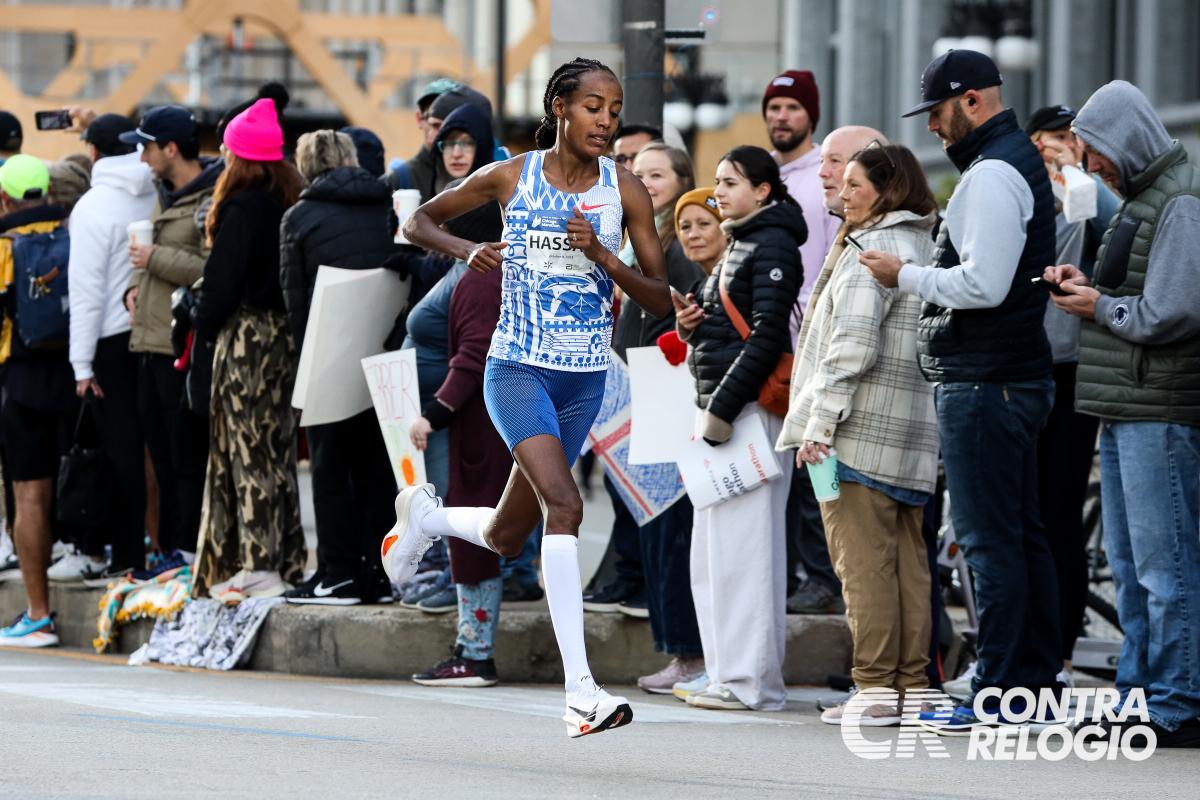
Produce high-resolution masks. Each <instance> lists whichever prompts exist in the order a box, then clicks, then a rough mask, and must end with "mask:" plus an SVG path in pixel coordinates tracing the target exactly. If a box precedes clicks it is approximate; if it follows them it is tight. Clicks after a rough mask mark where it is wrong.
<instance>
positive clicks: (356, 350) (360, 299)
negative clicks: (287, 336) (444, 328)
mask: <svg viewBox="0 0 1200 800" xmlns="http://www.w3.org/2000/svg"><path fill="white" fill-rule="evenodd" d="M408 289H409V283H408V281H402V280H400V276H399V275H397V274H396V273H394V272H391V271H390V270H385V269H338V268H336V267H324V266H323V267H321V268H320V269H318V270H317V282H316V285H315V286H314V288H313V301H312V305H311V306H310V307H309V312H308V326H307V327H306V328H305V329H304V349H303V350H302V351H301V352H300V364H299V366H298V368H297V371H296V388H295V390H294V391H293V392H292V406H293V407H295V408H299V409H302V410H303V411H302V413H301V415H300V425H301V427H308V426H309V425H325V424H328V423H331V422H341V421H342V420H344V419H349V418H350V417H353V416H354V415H355V414H359V413H361V412H363V411H366V410H367V409H368V408H370V407H371V395H370V394H369V393H368V391H367V386H366V384H365V383H363V381H362V380H361V379H360V378H359V372H358V362H359V361H360V360H361V359H363V358H366V357H367V356H373V355H375V354H376V353H378V352H379V351H380V350H382V349H383V341H384V339H386V338H387V335H388V333H389V332H390V331H391V329H392V325H393V324H394V323H395V321H396V314H397V313H399V311H400V310H401V309H402V308H404V304H405V303H406V302H408Z"/></svg>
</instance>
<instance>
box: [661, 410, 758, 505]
mask: <svg viewBox="0 0 1200 800" xmlns="http://www.w3.org/2000/svg"><path fill="white" fill-rule="evenodd" d="M761 413H762V412H759V411H755V412H752V413H749V414H745V415H744V416H741V417H739V418H738V419H737V421H736V422H735V423H734V425H733V436H732V437H730V439H729V441H728V442H725V443H724V444H722V445H720V446H718V447H712V446H711V445H709V444H708V443H707V442H705V441H704V440H703V439H701V438H699V437H697V438H696V439H694V440H693V441H691V442H689V443H688V445H687V447H685V448H684V450H683V453H682V455H681V456H680V458H679V472H680V473H681V474H682V475H683V483H684V485H685V486H686V487H687V493H688V497H690V498H691V500H692V505H693V506H695V507H696V508H697V509H701V508H708V507H709V506H715V505H717V504H718V503H724V502H725V501H727V500H732V499H733V498H735V497H739V496H741V495H743V494H745V493H746V492H751V491H754V490H755V489H757V488H759V487H760V486H762V485H763V484H765V483H766V482H767V481H770V480H773V479H775V478H778V477H779V475H780V474H781V473H780V470H779V462H778V461H777V460H776V458H775V450H774V447H773V446H772V442H771V440H770V439H768V438H767V428H766V426H765V425H763V420H762V417H761V416H760V414H761Z"/></svg>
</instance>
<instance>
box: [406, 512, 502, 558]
mask: <svg viewBox="0 0 1200 800" xmlns="http://www.w3.org/2000/svg"><path fill="white" fill-rule="evenodd" d="M495 513H496V509H494V508H486V507H483V506H480V507H478V508H475V507H471V506H456V507H454V508H435V509H434V510H433V511H430V512H429V513H428V514H426V515H425V517H424V518H423V519H422V520H421V532H422V533H425V534H427V535H429V536H454V537H457V538H459V539H463V540H464V541H468V542H470V543H471V544H477V545H479V546H480V547H482V548H484V549H486V550H492V549H493V548H492V546H491V545H489V544H488V543H487V541H486V540H485V539H484V538H483V532H484V531H485V530H487V526H488V523H489V522H491V521H492V516H493V515H494V514H495Z"/></svg>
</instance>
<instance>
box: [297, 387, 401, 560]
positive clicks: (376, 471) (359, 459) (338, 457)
mask: <svg viewBox="0 0 1200 800" xmlns="http://www.w3.org/2000/svg"><path fill="white" fill-rule="evenodd" d="M305 433H306V435H307V436H308V449H309V456H310V458H311V463H312V491H313V510H314V512H315V515H316V520H317V571H318V572H321V573H322V574H327V575H332V576H336V577H344V578H355V579H358V578H361V577H366V575H365V574H366V573H374V572H375V571H376V570H379V569H382V565H381V564H380V562H379V543H380V542H381V541H382V540H383V536H384V534H385V533H387V532H388V530H389V529H390V528H391V527H392V525H393V524H395V521H396V512H395V509H394V501H395V498H396V477H395V475H394V474H393V473H392V467H391V462H390V461H389V459H388V454H387V448H386V446H385V445H384V443H383V434H381V433H380V431H379V421H378V419H377V418H376V416H375V412H374V411H371V410H368V411H364V412H362V413H361V414H358V415H356V416H353V417H351V418H350V419H347V420H342V421H341V422H333V423H330V424H328V425H314V426H312V427H310V428H305Z"/></svg>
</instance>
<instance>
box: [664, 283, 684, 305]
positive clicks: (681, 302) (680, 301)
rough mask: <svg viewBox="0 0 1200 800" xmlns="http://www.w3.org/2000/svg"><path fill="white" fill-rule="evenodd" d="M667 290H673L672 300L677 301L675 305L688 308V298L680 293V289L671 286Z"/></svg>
mask: <svg viewBox="0 0 1200 800" xmlns="http://www.w3.org/2000/svg"><path fill="white" fill-rule="evenodd" d="M667 288H669V289H670V290H671V299H672V300H674V301H675V305H677V306H687V305H688V301H687V298H686V297H684V296H683V294H682V293H680V291H679V290H678V289H676V288H675V287H674V286H669V287H667Z"/></svg>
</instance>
